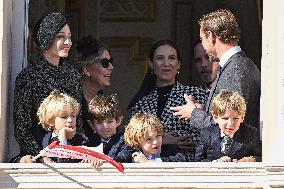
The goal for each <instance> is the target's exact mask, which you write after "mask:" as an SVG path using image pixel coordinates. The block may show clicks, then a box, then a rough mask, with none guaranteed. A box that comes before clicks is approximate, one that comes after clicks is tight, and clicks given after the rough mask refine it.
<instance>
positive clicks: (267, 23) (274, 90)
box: [261, 0, 284, 162]
mask: <svg viewBox="0 0 284 189" xmlns="http://www.w3.org/2000/svg"><path fill="white" fill-rule="evenodd" d="M263 8H264V9H263V23H262V24H263V25H262V28H263V30H262V31H263V34H262V62H261V71H262V73H261V74H262V78H261V81H262V83H261V88H262V91H261V92H262V94H261V121H262V123H263V131H262V135H263V160H264V161H267V162H283V160H284V150H283V146H284V140H283V134H284V98H283V96H284V53H283V52H284V22H283V18H284V12H283V10H284V1H282V0H274V1H273V3H272V2H271V1H270V0H264V1H263Z"/></svg>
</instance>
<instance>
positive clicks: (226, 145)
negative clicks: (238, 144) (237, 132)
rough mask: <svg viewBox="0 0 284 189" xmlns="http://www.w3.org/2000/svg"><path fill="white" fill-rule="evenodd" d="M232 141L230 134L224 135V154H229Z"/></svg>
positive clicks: (222, 149)
mask: <svg viewBox="0 0 284 189" xmlns="http://www.w3.org/2000/svg"><path fill="white" fill-rule="evenodd" d="M232 142H233V139H232V138H230V137H229V136H224V137H223V139H222V148H221V153H222V154H223V155H228V153H229V150H230V147H231V144H232Z"/></svg>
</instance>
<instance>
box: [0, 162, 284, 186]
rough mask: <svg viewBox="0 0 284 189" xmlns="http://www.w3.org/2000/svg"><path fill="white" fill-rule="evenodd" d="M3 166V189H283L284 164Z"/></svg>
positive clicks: (0, 178) (0, 182) (0, 177)
mask: <svg viewBox="0 0 284 189" xmlns="http://www.w3.org/2000/svg"><path fill="white" fill-rule="evenodd" d="M124 167H125V172H126V173H125V174H122V173H121V172H119V171H118V170H117V169H116V168H114V167H113V166H112V165H110V164H107V163H105V164H104V165H103V166H102V168H101V170H94V169H92V168H91V166H90V164H85V163H77V164H68V163H66V164H56V163H54V164H16V163H15V164H4V163H3V164H0V187H5V188H6V187H13V188H16V187H19V188H65V187H68V188H82V187H83V188H283V187H284V163H283V164H282V165H273V164H266V163H164V162H163V163H140V164H136V163H133V164H124Z"/></svg>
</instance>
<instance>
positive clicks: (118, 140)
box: [87, 131, 133, 163]
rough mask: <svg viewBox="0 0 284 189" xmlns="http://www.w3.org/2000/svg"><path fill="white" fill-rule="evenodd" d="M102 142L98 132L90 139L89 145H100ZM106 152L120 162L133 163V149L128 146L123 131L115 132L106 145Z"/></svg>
mask: <svg viewBox="0 0 284 189" xmlns="http://www.w3.org/2000/svg"><path fill="white" fill-rule="evenodd" d="M100 144H101V137H100V136H99V135H97V134H95V135H93V137H92V138H90V139H89V141H88V143H87V146H98V145H100ZM103 150H104V154H105V155H108V156H109V157H111V158H113V159H114V160H116V161H118V162H120V163H131V162H132V156H131V155H132V153H133V149H132V148H131V147H130V146H128V145H127V144H126V143H125V141H124V137H123V132H122V131H118V132H117V133H116V134H114V135H113V136H112V137H111V139H110V140H109V142H108V143H107V144H106V146H105V147H104V149H103Z"/></svg>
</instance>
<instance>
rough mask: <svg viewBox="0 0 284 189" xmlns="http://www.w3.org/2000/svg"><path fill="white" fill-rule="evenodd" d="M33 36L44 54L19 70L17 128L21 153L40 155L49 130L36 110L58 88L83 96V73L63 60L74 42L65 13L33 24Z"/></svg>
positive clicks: (15, 122)
mask: <svg viewBox="0 0 284 189" xmlns="http://www.w3.org/2000/svg"><path fill="white" fill-rule="evenodd" d="M33 39H34V42H35V44H36V46H37V47H38V49H39V50H40V51H41V55H40V56H39V57H38V58H37V59H35V60H34V61H33V62H32V63H30V64H29V65H28V66H27V67H26V68H25V69H24V70H23V71H22V72H21V73H19V75H18V76H17V78H16V83H15V91H14V94H15V96H14V115H13V116H14V127H15V128H14V132H15V138H16V140H17V142H18V144H19V145H20V151H21V155H26V154H30V155H37V154H38V153H39V151H40V150H41V149H42V144H41V142H42V139H43V136H44V135H45V134H46V131H44V130H43V128H42V126H41V125H39V120H38V118H37V115H36V112H37V109H38V107H39V106H40V103H41V102H42V101H43V99H44V98H46V97H47V96H48V95H49V94H50V93H51V91H53V90H55V89H57V90H59V91H60V92H62V93H66V94H68V95H70V96H72V97H73V98H75V99H76V100H77V101H78V102H81V100H82V96H81V94H82V93H81V76H80V74H79V72H78V71H77V70H76V69H74V68H73V67H72V66H71V65H70V64H67V63H66V62H64V61H63V58H65V57H67V56H68V53H69V50H70V48H71V45H72V41H71V31H70V28H69V25H68V22H67V19H66V17H65V16H64V15H63V14H62V13H59V12H51V13H49V14H47V15H46V16H44V17H42V18H41V19H40V20H39V21H38V22H37V23H36V25H35V27H34V31H33ZM77 126H78V125H77ZM79 127H80V125H79Z"/></svg>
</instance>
